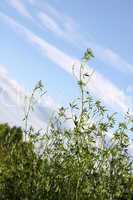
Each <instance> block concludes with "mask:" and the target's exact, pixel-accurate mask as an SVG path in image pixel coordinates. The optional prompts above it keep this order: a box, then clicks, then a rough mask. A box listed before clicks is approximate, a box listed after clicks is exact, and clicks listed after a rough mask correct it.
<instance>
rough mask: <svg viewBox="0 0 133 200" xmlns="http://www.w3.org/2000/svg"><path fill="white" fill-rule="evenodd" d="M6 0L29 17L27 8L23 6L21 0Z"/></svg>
mask: <svg viewBox="0 0 133 200" xmlns="http://www.w3.org/2000/svg"><path fill="white" fill-rule="evenodd" d="M7 2H8V4H10V6H12V7H13V8H14V9H16V10H17V12H19V13H20V14H21V15H23V16H24V17H28V18H31V15H30V13H29V12H28V10H27V8H26V7H25V6H24V4H23V3H22V1H21V0H7Z"/></svg>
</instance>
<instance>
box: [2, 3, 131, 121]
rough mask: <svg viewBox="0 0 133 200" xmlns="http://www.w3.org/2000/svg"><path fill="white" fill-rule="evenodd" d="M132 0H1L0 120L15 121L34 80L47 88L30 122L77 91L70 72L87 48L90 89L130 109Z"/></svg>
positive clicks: (109, 103) (121, 109) (104, 99)
mask: <svg viewBox="0 0 133 200" xmlns="http://www.w3.org/2000/svg"><path fill="white" fill-rule="evenodd" d="M132 10H133V1H132V0H126V1H121V0H111V1H106V0H101V1H98V0H93V1H90V0H73V1H71V0H67V1H61V0H2V1H0V44H1V45H0V112H1V113H2V115H1V116H0V121H2V122H5V121H8V122H9V123H12V124H13V123H17V124H19V123H20V121H21V118H22V114H21V113H22V110H23V99H24V96H25V95H26V94H27V92H29V91H31V90H32V88H33V87H34V85H35V84H36V83H37V81H39V80H42V82H43V83H44V85H45V87H46V88H47V91H48V92H47V95H46V97H44V98H43V99H42V100H41V102H40V104H39V108H38V109H37V111H36V112H35V113H34V114H33V119H32V120H33V121H32V123H34V122H36V123H38V124H41V125H42V124H45V121H46V119H47V118H48V115H49V113H52V111H53V110H55V109H56V108H57V107H58V106H59V105H65V106H66V105H67V104H68V102H69V101H71V100H72V99H73V98H74V97H76V96H77V95H78V88H77V85H76V82H75V80H74V77H73V75H72V65H73V64H75V65H77V69H76V70H77V71H78V66H79V62H80V60H81V58H82V56H83V54H84V52H85V51H86V49H87V48H91V49H92V50H93V52H94V55H95V58H93V59H92V60H91V61H90V62H89V63H88V71H89V72H91V71H93V70H94V74H93V77H92V78H91V80H90V82H89V84H88V86H87V87H88V90H89V91H90V92H91V94H92V95H93V96H94V97H95V98H97V99H100V100H101V101H102V102H103V104H104V105H106V106H107V108H109V109H110V110H111V111H116V112H120V113H125V112H127V111H128V109H129V110H130V112H131V113H132V111H133V56H132V52H133V45H132V44H133V25H132V19H133V12H132Z"/></svg>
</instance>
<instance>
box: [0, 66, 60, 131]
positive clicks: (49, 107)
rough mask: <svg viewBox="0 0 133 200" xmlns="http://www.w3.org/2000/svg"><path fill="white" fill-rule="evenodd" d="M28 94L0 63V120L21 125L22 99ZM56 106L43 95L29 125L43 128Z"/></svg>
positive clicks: (22, 113)
mask: <svg viewBox="0 0 133 200" xmlns="http://www.w3.org/2000/svg"><path fill="white" fill-rule="evenodd" d="M29 95H30V94H29V92H27V91H26V90H25V89H24V87H22V86H21V85H20V84H19V83H18V82H17V81H16V80H14V79H12V78H11V77H10V75H9V73H8V71H7V69H6V67H4V66H2V65H0V112H1V115H0V122H1V123H2V122H3V123H5V122H8V123H9V124H11V125H21V126H23V125H24V124H23V120H22V119H23V117H24V99H25V96H27V97H28V96H29ZM56 108H57V105H56V103H55V102H54V101H53V99H52V98H51V97H49V96H48V95H45V96H44V97H43V98H42V99H41V101H39V102H38V104H37V106H36V109H35V111H34V112H33V113H32V117H31V118H30V119H29V125H32V126H33V127H34V128H39V129H40V128H44V127H45V126H46V122H47V120H48V119H49V117H50V113H52V112H53V111H54V110H55V109H56Z"/></svg>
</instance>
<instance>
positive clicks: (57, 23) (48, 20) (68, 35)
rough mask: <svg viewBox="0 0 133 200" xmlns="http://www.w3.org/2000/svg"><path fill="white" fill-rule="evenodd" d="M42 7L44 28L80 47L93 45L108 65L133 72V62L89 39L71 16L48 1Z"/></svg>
mask: <svg viewBox="0 0 133 200" xmlns="http://www.w3.org/2000/svg"><path fill="white" fill-rule="evenodd" d="M36 4H37V2H34V5H36ZM38 4H39V3H38ZM42 9H43V12H39V13H38V14H37V16H38V19H39V21H40V23H41V24H42V26H43V27H44V28H46V29H47V30H49V31H50V32H52V33H54V34H55V35H57V36H59V37H60V38H63V39H65V40H67V41H69V42H71V43H72V44H74V45H75V46H77V47H78V48H81V47H83V48H88V46H91V47H92V48H93V50H94V52H95V55H96V57H97V58H98V59H99V60H101V61H102V62H103V63H105V64H106V65H108V66H110V67H112V68H113V69H115V70H117V71H119V72H121V73H124V74H128V75H130V74H133V65H132V64H130V63H128V62H127V61H126V60H124V59H123V58H122V57H121V56H120V55H119V54H118V53H116V52H114V51H113V50H112V49H110V48H103V47H102V45H99V44H96V43H94V42H92V41H88V39H86V37H84V36H83V35H81V34H80V31H79V25H78V24H77V23H76V22H75V21H74V20H73V19H72V18H71V17H68V16H66V15H64V14H62V12H61V11H59V10H57V9H55V8H54V7H52V6H51V5H50V4H48V3H46V2H45V3H44V4H42Z"/></svg>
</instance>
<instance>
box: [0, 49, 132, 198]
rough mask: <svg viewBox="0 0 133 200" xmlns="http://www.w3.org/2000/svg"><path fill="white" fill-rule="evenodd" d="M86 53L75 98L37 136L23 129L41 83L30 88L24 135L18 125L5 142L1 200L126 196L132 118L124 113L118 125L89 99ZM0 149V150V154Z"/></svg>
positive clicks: (1, 140)
mask: <svg viewBox="0 0 133 200" xmlns="http://www.w3.org/2000/svg"><path fill="white" fill-rule="evenodd" d="M92 57H94V56H93V53H92V51H91V50H90V49H88V50H87V51H86V53H85V54H84V57H83V59H82V62H81V66H80V71H79V76H76V79H77V83H78V86H79V89H80V96H79V97H78V98H77V99H75V100H74V101H73V102H71V103H70V104H69V108H64V107H61V108H60V109H59V111H58V113H57V115H56V116H55V117H54V118H53V119H52V120H51V121H50V124H49V127H48V128H47V129H45V130H44V132H43V135H40V134H38V132H36V131H35V130H34V129H31V128H30V129H28V122H27V120H28V118H29V115H30V113H31V111H32V110H33V104H34V102H36V101H35V99H34V95H35V94H36V91H37V92H38V90H39V91H40V88H41V92H42V91H43V90H42V88H43V87H42V84H41V87H40V85H39V86H38V87H35V89H34V90H33V93H32V95H31V97H30V99H29V101H28V102H29V104H28V106H27V109H26V111H27V112H26V116H25V120H26V126H25V127H26V128H25V130H24V133H26V137H23V136H22V135H21V137H20V134H19V133H20V132H21V131H20V129H19V130H17V129H15V134H16V133H17V135H15V137H14V136H13V137H12V136H11V135H12V134H10V136H11V138H14V139H13V140H12V139H11V138H10V137H9V138H10V139H9V140H8V141H11V144H12V145H10V151H8V153H7V152H5V154H6V156H4V158H3V157H2V159H1V160H0V198H1V199H2V200H11V199H13V200H21V199H22V200H31V199H32V200H44V199H45V200H62V199H63V200H68V199H69V200H92V199H93V200H97V199H99V200H120V199H126V200H129V199H131V194H132V191H133V174H132V173H133V160H132V157H131V156H130V155H129V154H128V146H129V143H130V139H129V136H128V134H129V133H130V132H132V131H133V129H132V127H133V120H132V119H131V118H130V116H126V117H125V118H123V121H122V122H120V123H119V122H118V120H117V118H116V116H115V114H114V113H113V114H110V113H109V112H108V111H107V109H106V108H105V107H104V106H102V104H101V102H100V101H99V100H96V101H95V100H94V99H93V98H92V97H91V95H90V93H89V91H88V90H87V84H88V83H89V82H88V81H89V79H90V77H91V75H92V74H89V73H88V72H87V70H86V64H87V62H88V61H89V60H90V59H91V58H92ZM73 73H74V67H73ZM66 122H69V123H70V124H71V128H69V127H68V126H66ZM6 126H7V125H6ZM6 126H5V127H4V128H3V129H1V128H0V144H1V145H2V146H4V145H7V143H8V142H7V140H5V134H6V135H9V134H8V133H9V132H11V131H10V130H11V129H10V127H8V126H7V127H6ZM1 127H3V125H1ZM1 130H2V131H1ZM5 130H6V131H5ZM5 132H6V133H5ZM13 132H14V131H13ZM110 132H111V133H112V138H111V139H109V138H108V134H109V133H110ZM13 135H14V134H13ZM1 136H2V137H1ZM40 147H41V148H40ZM39 149H40V152H39ZM3 152H4V151H3V148H1V149H0V156H2V155H3ZM5 154H4V155H5Z"/></svg>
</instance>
